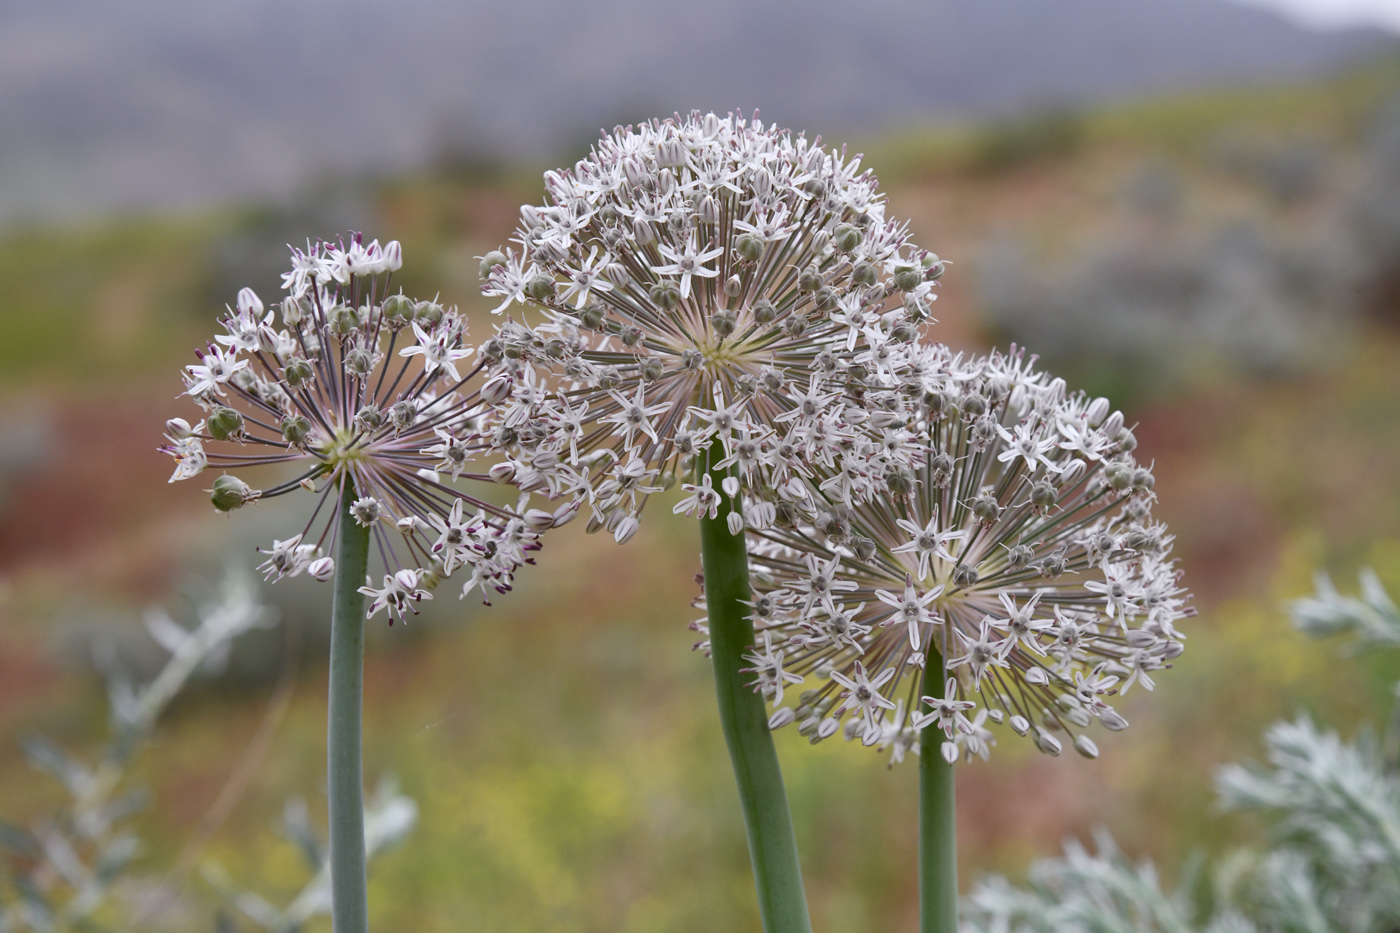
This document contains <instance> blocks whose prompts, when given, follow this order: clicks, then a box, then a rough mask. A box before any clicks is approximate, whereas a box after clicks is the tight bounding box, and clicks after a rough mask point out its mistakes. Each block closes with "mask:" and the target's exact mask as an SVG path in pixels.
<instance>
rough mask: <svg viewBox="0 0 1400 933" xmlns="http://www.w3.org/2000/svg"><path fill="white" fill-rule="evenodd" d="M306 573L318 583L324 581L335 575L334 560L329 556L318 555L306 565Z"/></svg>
mask: <svg viewBox="0 0 1400 933" xmlns="http://www.w3.org/2000/svg"><path fill="white" fill-rule="evenodd" d="M306 575H307V576H309V577H310V578H311V579H313V580H316V581H317V582H319V583H325V582H326V581H327V580H329V579H330V578H331V577H333V576H335V561H334V560H332V559H331V558H329V557H318V558H316V559H315V560H313V561H312V562H311V563H310V564H308V565H307V568H306Z"/></svg>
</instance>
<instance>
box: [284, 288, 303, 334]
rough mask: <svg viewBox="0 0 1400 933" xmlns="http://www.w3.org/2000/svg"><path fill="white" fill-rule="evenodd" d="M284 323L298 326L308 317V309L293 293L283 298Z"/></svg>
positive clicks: (289, 325)
mask: <svg viewBox="0 0 1400 933" xmlns="http://www.w3.org/2000/svg"><path fill="white" fill-rule="evenodd" d="M281 307H282V323H283V324H285V325H286V326H288V327H296V326H297V325H298V324H300V323H301V322H302V319H303V318H305V317H306V309H305V308H304V307H303V306H302V303H301V302H300V301H297V300H296V299H295V298H293V297H292V296H291V295H288V296H287V297H286V298H283V299H282V306H281Z"/></svg>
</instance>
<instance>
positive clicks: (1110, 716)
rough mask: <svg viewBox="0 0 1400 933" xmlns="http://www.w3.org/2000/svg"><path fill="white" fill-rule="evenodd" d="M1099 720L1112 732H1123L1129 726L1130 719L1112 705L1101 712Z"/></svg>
mask: <svg viewBox="0 0 1400 933" xmlns="http://www.w3.org/2000/svg"><path fill="white" fill-rule="evenodd" d="M1099 722H1101V723H1102V724H1103V727H1104V728H1105V729H1107V730H1109V731H1110V732H1122V731H1123V730H1124V729H1126V728H1128V720H1126V719H1124V718H1123V716H1122V714H1120V713H1119V712H1118V711H1117V710H1116V709H1113V708H1112V707H1105V708H1104V709H1102V710H1101V711H1100V712H1099Z"/></svg>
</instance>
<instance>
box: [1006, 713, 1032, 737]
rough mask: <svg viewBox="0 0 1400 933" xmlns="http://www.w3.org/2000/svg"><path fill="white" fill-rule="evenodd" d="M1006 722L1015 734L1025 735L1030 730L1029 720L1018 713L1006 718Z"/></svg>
mask: <svg viewBox="0 0 1400 933" xmlns="http://www.w3.org/2000/svg"><path fill="white" fill-rule="evenodd" d="M1008 724H1009V725H1010V726H1011V730H1012V731H1013V732H1015V733H1016V734H1017V735H1025V734H1026V733H1027V732H1029V731H1031V724H1030V721H1029V720H1028V719H1026V717H1024V716H1021V715H1019V714H1013V715H1012V716H1011V719H1010V720H1008Z"/></svg>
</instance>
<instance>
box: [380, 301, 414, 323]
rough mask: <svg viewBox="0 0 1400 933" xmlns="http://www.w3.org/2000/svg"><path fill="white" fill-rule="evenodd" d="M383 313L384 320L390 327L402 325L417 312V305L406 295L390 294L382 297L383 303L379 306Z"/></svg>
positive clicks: (410, 319)
mask: <svg viewBox="0 0 1400 933" xmlns="http://www.w3.org/2000/svg"><path fill="white" fill-rule="evenodd" d="M380 309H381V311H382V312H383V314H384V322H385V323H386V324H388V325H389V326H390V327H403V326H404V325H405V324H407V323H408V322H410V321H412V320H413V318H414V316H415V315H416V314H417V311H418V306H417V304H416V303H415V302H414V301H413V299H412V298H410V297H408V296H407V295H403V294H399V295H390V296H389V297H388V298H385V299H384V304H383V305H381V306H380Z"/></svg>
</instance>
